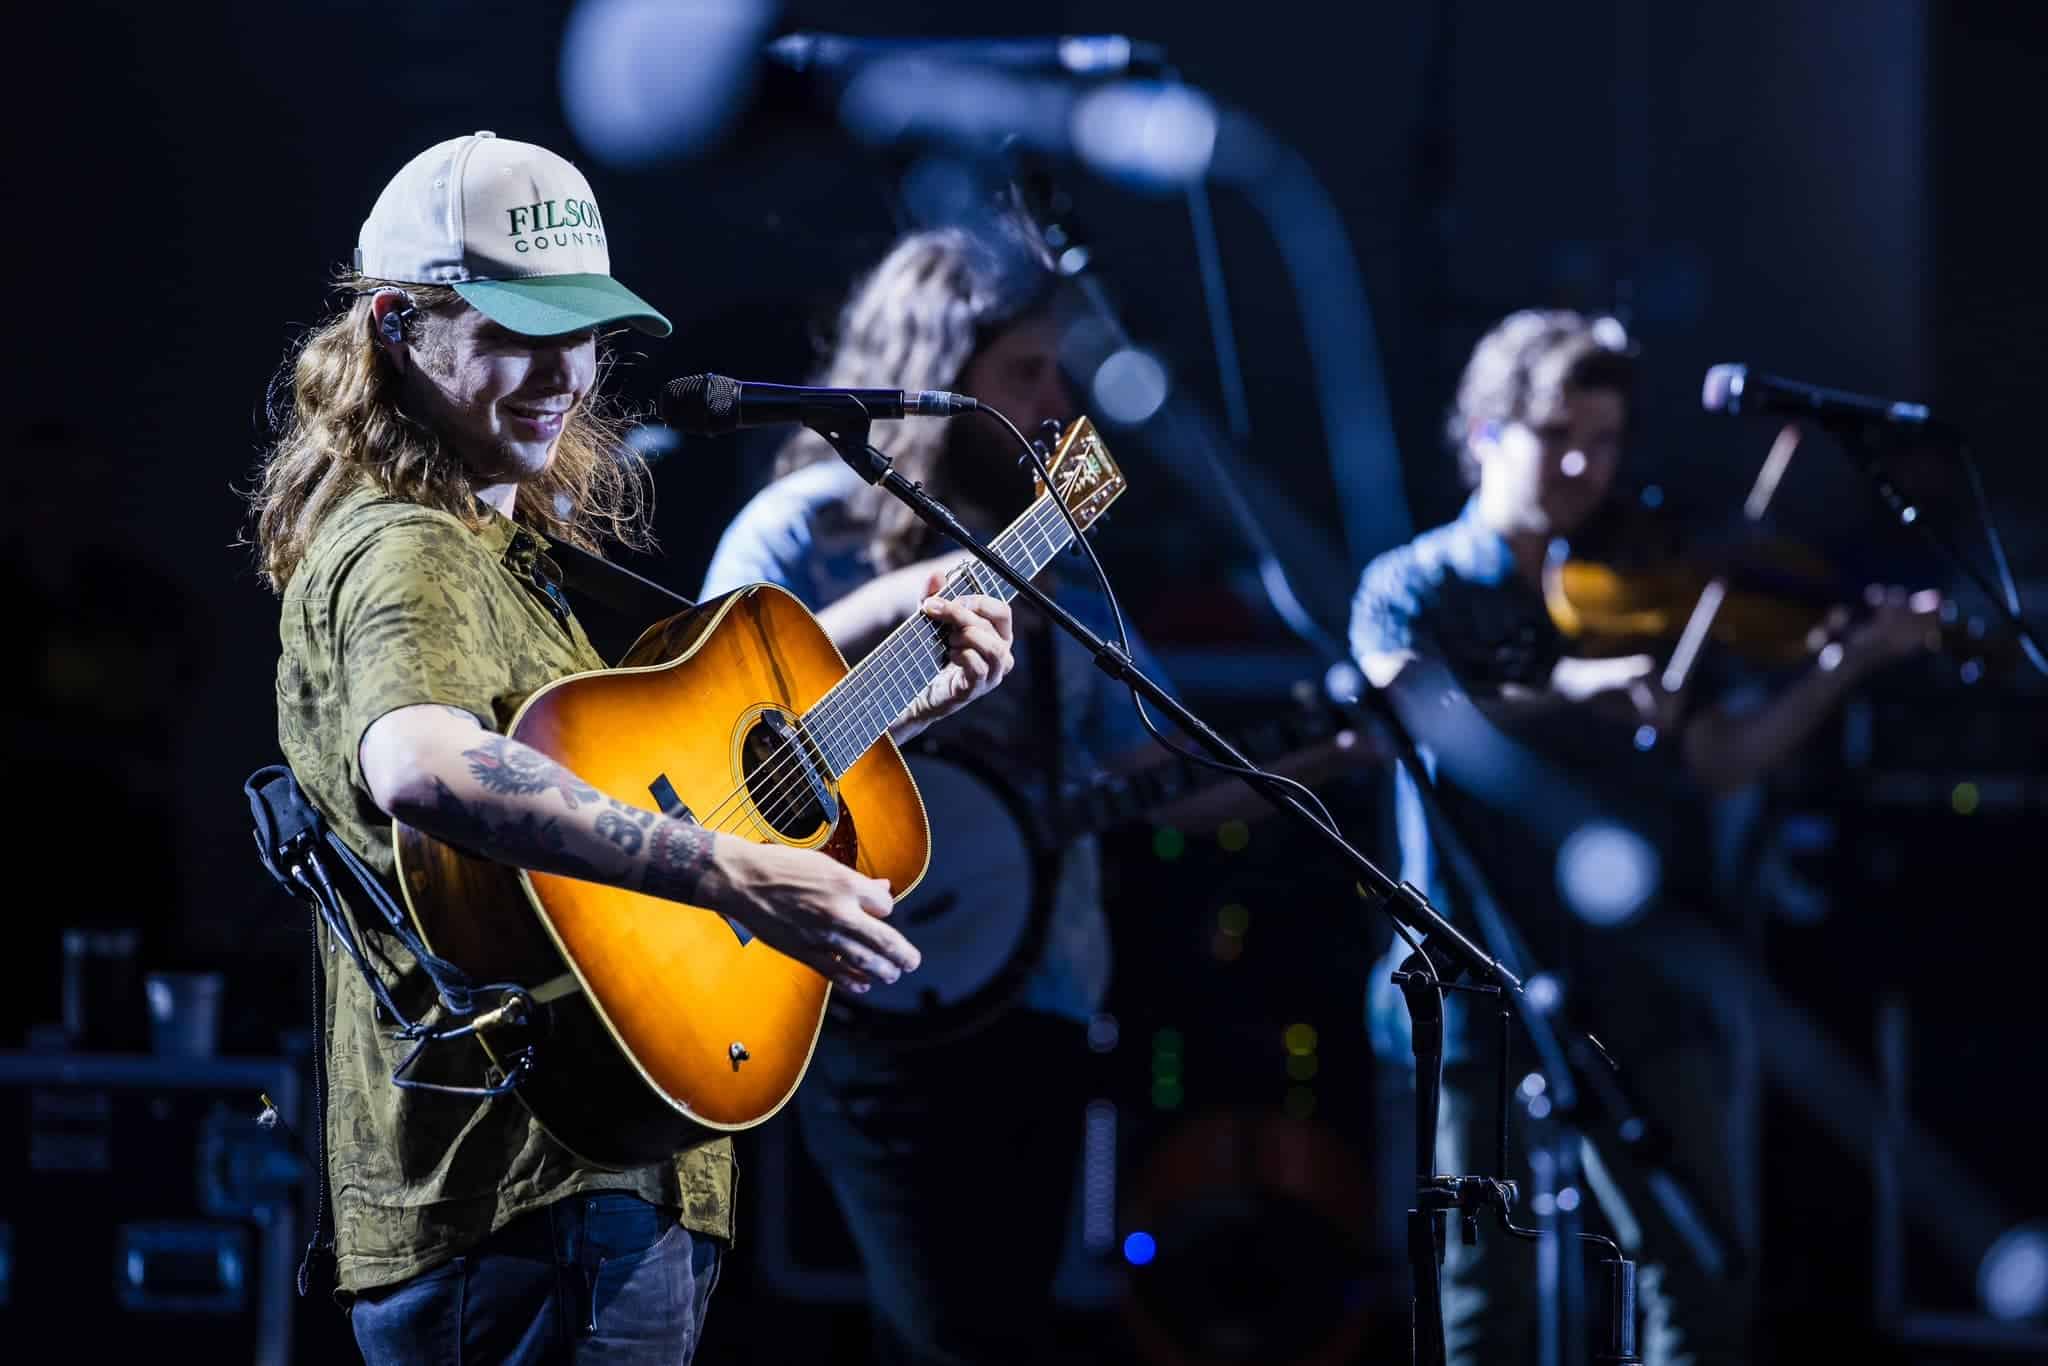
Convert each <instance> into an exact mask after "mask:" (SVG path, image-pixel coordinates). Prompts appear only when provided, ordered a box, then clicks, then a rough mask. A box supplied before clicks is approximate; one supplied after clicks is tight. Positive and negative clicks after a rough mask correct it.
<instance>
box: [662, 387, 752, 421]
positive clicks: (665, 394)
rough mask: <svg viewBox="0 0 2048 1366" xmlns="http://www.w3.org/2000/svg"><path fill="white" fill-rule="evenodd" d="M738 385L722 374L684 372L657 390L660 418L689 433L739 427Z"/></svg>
mask: <svg viewBox="0 0 2048 1366" xmlns="http://www.w3.org/2000/svg"><path fill="white" fill-rule="evenodd" d="M739 415H740V385H739V381H738V380H735V379H727V378H726V377H725V376H724V375H684V376H683V377H682V378H681V379H672V380H670V381H669V382H668V383H667V384H665V385H663V386H662V389H661V420H662V421H663V422H666V423H667V424H668V425H669V426H671V427H673V428H675V429H676V430H677V431H679V432H688V433H689V434H690V435H692V436H717V435H721V434H723V433H725V432H730V431H733V430H734V429H736V428H737V427H738V426H739Z"/></svg>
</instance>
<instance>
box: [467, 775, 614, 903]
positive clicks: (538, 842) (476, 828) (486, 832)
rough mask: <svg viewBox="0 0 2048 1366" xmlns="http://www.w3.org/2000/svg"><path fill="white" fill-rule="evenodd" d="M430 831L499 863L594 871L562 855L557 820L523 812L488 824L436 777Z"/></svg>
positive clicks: (563, 849) (583, 873)
mask: <svg viewBox="0 0 2048 1366" xmlns="http://www.w3.org/2000/svg"><path fill="white" fill-rule="evenodd" d="M430 819H431V821H432V824H433V826H434V833H435V834H437V835H439V836H440V837H441V838H443V839H445V840H447V841H448V842H449V843H450V844H455V845H459V846H461V847H462V848H464V849H468V850H470V851H471V852H473V853H476V854H480V855H482V856H483V857H485V858H489V859H493V860H496V861H497V862H500V863H510V864H514V865H516V866H518V867H521V868H537V869H540V870H542V871H544V872H550V873H563V874H566V875H568V876H570V877H584V878H588V877H594V876H597V873H598V870H597V869H596V868H595V867H594V866H592V865H591V864H590V863H588V862H586V861H585V860H583V859H579V858H576V857H575V856H573V855H571V854H570V853H568V851H567V849H566V847H565V846H566V841H565V839H564V837H563V833H562V829H561V826H560V824H559V822H557V821H556V819H555V818H554V817H552V816H548V817H542V816H541V815H540V814H539V813H538V812H533V811H526V812H521V813H520V814H519V815H517V816H513V817H510V818H508V819H499V820H493V819H492V818H491V816H490V814H489V813H488V812H486V811H484V810H483V809H482V808H481V807H479V806H478V805H477V804H476V803H474V802H466V801H464V800H463V799H462V798H461V796H460V795H458V794H457V793H456V792H454V791H453V790H452V789H451V788H450V787H449V786H448V785H447V784H446V783H444V782H442V781H441V780H440V779H439V778H436V779H435V780H434V808H433V813H432V816H431V817H430Z"/></svg>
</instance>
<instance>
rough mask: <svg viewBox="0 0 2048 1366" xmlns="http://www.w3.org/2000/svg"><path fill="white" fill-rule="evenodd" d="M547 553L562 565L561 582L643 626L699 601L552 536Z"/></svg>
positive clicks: (683, 609) (686, 608)
mask: <svg viewBox="0 0 2048 1366" xmlns="http://www.w3.org/2000/svg"><path fill="white" fill-rule="evenodd" d="M544 539H545V540H546V541H547V546H548V554H549V555H550V556H551V557H552V558H553V559H554V561H555V563H557V564H558V565H560V566H561V567H562V581H563V582H564V583H566V584H567V585H568V586H569V587H570V588H572V589H574V590H575V591H576V592H578V593H581V594H583V595H584V596H585V597H587V598H589V599H590V600H591V601H592V602H595V603H598V604H600V605H602V606H604V607H606V608H608V609H609V610H611V611H613V612H616V613H618V614H619V615H620V616H622V617H626V618H628V619H630V620H633V621H637V622H639V623H641V624H642V625H651V624H652V623H654V622H657V621H661V620H664V619H665V618H668V617H672V616H674V615H675V614H676V613H678V612H682V611H687V610H688V609H690V608H692V607H695V606H696V605H697V604H696V603H695V602H693V601H691V600H690V599H689V598H686V597H684V596H683V595H682V594H681V593H677V592H675V591H673V590H672V589H668V588H664V587H662V586H661V585H660V584H658V583H656V582H655V581H654V580H653V579H650V578H646V577H644V576H642V575H639V574H636V573H634V572H633V571H632V570H630V569H628V568H626V567H625V566H624V565H622V564H614V563H613V562H612V561H610V560H607V559H606V558H604V557H603V556H602V555H593V554H591V553H590V552H589V551H587V550H584V549H582V548H580V547H578V546H573V545H570V544H569V543H567V542H566V541H557V540H555V539H553V538H552V537H547V538H544Z"/></svg>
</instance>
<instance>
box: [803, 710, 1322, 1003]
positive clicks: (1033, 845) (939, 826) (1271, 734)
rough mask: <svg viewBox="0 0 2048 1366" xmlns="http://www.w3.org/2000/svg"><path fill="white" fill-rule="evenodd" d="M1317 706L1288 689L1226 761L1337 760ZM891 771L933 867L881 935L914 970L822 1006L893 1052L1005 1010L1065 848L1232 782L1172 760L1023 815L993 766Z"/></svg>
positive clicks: (1077, 788)
mask: <svg viewBox="0 0 2048 1366" xmlns="http://www.w3.org/2000/svg"><path fill="white" fill-rule="evenodd" d="M1316 692H1317V690H1316V689H1315V687H1314V685H1312V684H1309V683H1306V682H1304V683H1301V684H1298V685H1297V686H1296V688H1295V701H1296V705H1295V706H1294V707H1292V708H1290V709H1287V710H1286V711H1284V712H1283V713H1282V714H1280V715H1277V716H1274V717H1272V718H1269V719H1267V720H1266V721H1263V722H1261V723H1260V724H1259V725H1257V726H1256V727H1254V728H1253V729H1252V731H1251V732H1250V733H1248V734H1246V735H1245V736H1244V737H1242V739H1241V740H1240V742H1239V744H1238V748H1239V749H1240V750H1242V751H1243V752H1244V753H1245V754H1246V755H1247V756H1249V757H1250V758H1251V759H1253V760H1254V761H1255V762H1258V763H1261V764H1264V763H1267V762H1269V761H1270V760H1272V759H1274V758H1277V757H1279V756H1281V755H1288V754H1293V753H1295V752H1297V751H1300V750H1303V749H1306V748H1308V747H1310V746H1312V745H1316V744H1318V743H1319V742H1322V743H1329V744H1331V745H1332V746H1333V747H1335V748H1348V747H1349V746H1348V745H1346V744H1344V741H1345V740H1348V739H1350V738H1351V737H1349V736H1342V735H1340V733H1341V732H1344V731H1346V729H1347V728H1348V726H1349V724H1350V723H1349V722H1348V720H1347V719H1346V718H1345V717H1343V716H1342V714H1341V713H1339V712H1337V710H1336V709H1335V708H1333V707H1329V706H1321V705H1316V704H1315V702H1314V699H1315V697H1316ZM903 757H904V760H905V762H906V763H907V764H908V765H909V766H910V772H911V774H912V776H913V777H914V778H915V779H916V782H917V788H918V791H919V792H921V793H923V794H924V800H925V812H926V815H927V817H928V819H929V820H930V821H931V829H932V840H931V847H932V857H931V864H930V866H929V867H928V868H927V869H926V871H925V875H924V880H923V881H922V882H920V883H919V884H918V885H917V888H916V890H915V891H913V892H911V893H910V894H909V895H908V896H905V897H903V898H902V899H901V900H899V901H898V902H897V903H896V909H895V913H894V915H892V916H891V918H890V922H889V923H890V924H892V925H894V926H896V927H897V928H898V929H900V930H902V931H903V933H904V934H905V935H906V936H908V938H909V939H910V942H912V943H913V944H915V945H917V947H918V950H919V952H920V953H922V954H923V956H924V961H923V963H922V964H921V965H920V966H919V967H918V970H917V971H916V972H914V973H906V974H905V975H904V976H903V977H902V978H900V979H899V980H897V981H895V982H888V983H883V982H877V983H876V984H875V985H874V986H873V987H871V988H869V990H867V991H866V992H864V993H862V994H861V995H859V996H855V995H853V994H852V993H850V992H841V993H837V994H835V996H834V997H833V1005H832V1009H833V1012H834V1015H835V1017H836V1018H837V1019H838V1020H839V1021H840V1022H841V1023H842V1024H843V1025H844V1026H845V1027H847V1028H850V1029H854V1030H858V1031H859V1032H861V1033H863V1034H865V1035H867V1036H868V1037H870V1038H875V1039H878V1040H887V1041H895V1042H904V1043H908V1042H913V1041H915V1042H927V1043H929V1042H937V1041H939V1040H941V1039H947V1038H956V1037H958V1036H960V1035H962V1034H965V1033H970V1032H972V1031H974V1030H976V1029H978V1028H980V1027H981V1026H983V1025H985V1024H987V1023H989V1022H990V1021H991V1020H993V1019H994V1018H995V1017H996V1016H997V1015H999V1014H1001V1013H1002V1012H1003V1011H1005V1010H1007V1009H1008V1008H1009V1007H1010V1005H1011V1004H1012V1003H1013V1002H1014V1001H1015V999H1016V997H1017V996H1018V994H1019V993H1020V992H1021V991H1022V990H1023V987H1024V984H1025V982H1026V980H1027V979H1028V978H1029V977H1030V974H1031V972H1032V970H1033V969H1034V968H1035V967H1036V966H1037V964H1038V959H1039V953H1040V950H1041V949H1042V948H1043V947H1044V944H1045V936H1046V931H1047V926H1048V924H1049V923H1050V921H1051V919H1052V913H1053V901H1054V893H1055V891H1056V884H1057V880H1058V876H1059V866H1060V855H1061V853H1062V852H1063V851H1064V850H1065V849H1066V847H1067V846H1068V845H1069V844H1070V843H1072V842H1073V841H1074V840H1075V839H1078V838H1080V837H1082V836H1084V835H1090V834H1097V833H1100V832H1103V831H1107V830H1112V829H1116V828H1117V827H1120V826H1125V825H1131V824H1135V823H1137V822H1139V821H1141V820H1143V819H1144V818H1145V816H1146V814H1147V813H1148V812H1152V811H1156V810H1158V809H1159V808H1161V807H1163V806H1165V805H1167V804H1168V803H1170V802H1173V801H1176V800H1178V799H1179V798H1182V797H1188V796H1193V795H1194V794H1196V793H1198V792H1203V791H1208V790H1210V789H1212V788H1217V787H1221V786H1224V785H1226V784H1229V783H1233V782H1236V781H1238V780H1237V779H1236V778H1234V777H1233V776H1231V775H1229V774H1225V773H1219V772H1217V771H1216V770H1214V769H1210V768H1203V767H1201V766H1199V765H1197V764H1193V763H1190V762H1188V761H1187V760H1185V759H1181V758H1179V757H1177V756H1176V757H1174V758H1171V759H1169V760H1167V761H1165V762H1162V763H1158V764H1154V765H1151V766H1149V767H1147V768H1144V769H1141V770H1139V771H1137V772H1134V773H1130V774H1110V773H1098V774H1095V775H1093V776H1092V777H1090V778H1088V779H1086V780H1085V781H1082V782H1077V783H1071V784H1069V785H1068V786H1067V787H1066V789H1065V790H1064V791H1062V792H1061V793H1060V794H1059V796H1058V797H1057V798H1056V799H1050V800H1043V801H1040V802H1037V803H1032V802H1030V801H1027V799H1026V798H1025V796H1024V794H1023V793H1022V792H1020V790H1019V789H1018V787H1017V785H1016V784H1015V783H1014V782H1013V781H1012V780H1010V779H1009V778H1008V777H1007V776H1006V775H1005V773H1004V772H1003V771H1002V770H1001V769H1000V768H999V767H998V766H997V765H996V764H994V763H993V762H991V761H988V760H986V759H983V758H982V757H980V756H979V755H977V754H976V753H974V752H973V751H972V750H970V749H968V748H966V747H964V746H961V745H958V744H947V743H945V742H939V741H932V740H929V739H922V738H921V739H919V740H917V741H913V742H912V743H911V744H910V745H909V746H908V747H907V748H906V749H905V751H904V756H903Z"/></svg>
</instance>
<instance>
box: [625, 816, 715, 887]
mask: <svg viewBox="0 0 2048 1366" xmlns="http://www.w3.org/2000/svg"><path fill="white" fill-rule="evenodd" d="M710 862H711V832H710V831H709V830H706V829H705V828H704V827H703V826H701V825H693V824H691V823H689V822H687V821H679V820H665V821H662V822H661V823H660V824H659V825H657V826H655V827H654V830H653V832H652V835H651V838H650V839H649V840H648V847H647V865H646V868H645V870H644V871H643V872H642V874H641V879H640V890H642V891H644V892H646V893H648V894H649V895H651V896H659V897H666V898H667V899H668V900H670V901H689V900H691V899H692V898H693V897H695V896H696V895H697V892H698V889H699V887H700V886H701V884H702V883H703V880H704V870H705V868H706V866H707V865H708V864H709V863H710Z"/></svg>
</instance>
